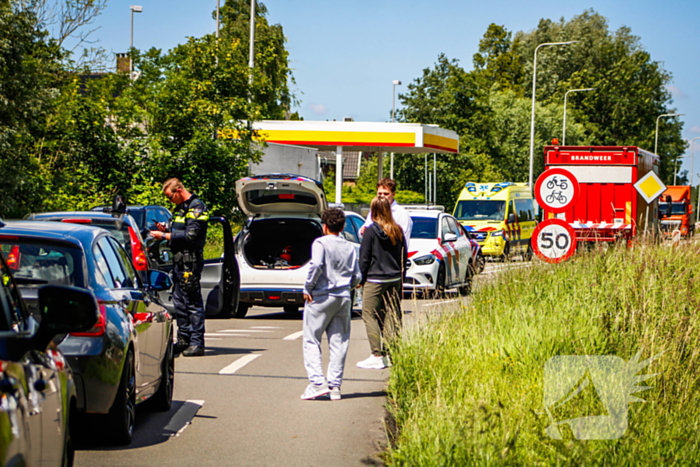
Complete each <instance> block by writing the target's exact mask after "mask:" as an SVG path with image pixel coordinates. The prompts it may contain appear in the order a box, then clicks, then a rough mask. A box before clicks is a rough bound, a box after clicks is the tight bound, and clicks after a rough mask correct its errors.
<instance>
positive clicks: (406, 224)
mask: <svg viewBox="0 0 700 467" xmlns="http://www.w3.org/2000/svg"><path fill="white" fill-rule="evenodd" d="M394 196H396V182H395V181H394V180H392V179H391V178H382V179H381V180H379V181H378V182H377V197H378V198H386V199H387V200H388V201H389V203H391V216H392V217H393V218H394V222H396V223H397V224H398V225H399V227H401V230H403V235H404V238H405V239H406V248H408V243H409V241H410V239H411V231H412V230H413V221H412V220H411V216H409V215H408V212H406V210H405V209H404V208H403V207H402V206H399V203H397V202H396V200H395V199H394ZM370 225H372V213H371V212H370V213H369V214H368V215H367V220H366V221H365V224H364V225H363V226H362V228H361V229H360V235H364V234H365V229H366V228H368V227H369V226H370Z"/></svg>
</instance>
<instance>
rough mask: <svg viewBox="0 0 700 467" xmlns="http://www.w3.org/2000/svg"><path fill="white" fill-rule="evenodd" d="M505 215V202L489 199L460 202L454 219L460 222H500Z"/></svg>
mask: <svg viewBox="0 0 700 467" xmlns="http://www.w3.org/2000/svg"><path fill="white" fill-rule="evenodd" d="M505 215H506V202H505V201H496V200H490V199H488V200H487V199H477V200H470V201H460V202H459V203H457V209H455V217H456V218H457V219H459V220H461V221H502V220H503V219H504V218H505Z"/></svg>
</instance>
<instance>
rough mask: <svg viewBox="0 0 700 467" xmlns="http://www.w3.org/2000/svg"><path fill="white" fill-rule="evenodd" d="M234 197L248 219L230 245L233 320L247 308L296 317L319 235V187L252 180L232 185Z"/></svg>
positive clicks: (273, 178)
mask: <svg viewBox="0 0 700 467" xmlns="http://www.w3.org/2000/svg"><path fill="white" fill-rule="evenodd" d="M236 196H237V198H238V205H239V206H240V208H241V210H242V211H243V212H244V213H245V214H246V215H247V216H248V219H247V220H246V222H245V224H244V226H243V228H242V229H241V231H240V232H239V233H238V235H237V236H236V240H235V247H236V257H237V259H238V265H239V268H240V276H241V298H240V304H239V306H238V312H237V313H236V317H238V318H242V317H244V316H245V315H246V313H247V312H248V309H249V308H250V307H251V306H253V305H255V306H264V307H281V308H282V309H283V310H284V311H285V312H287V313H296V312H298V311H299V307H301V306H303V304H304V298H303V288H304V281H305V280H306V276H307V273H308V270H309V262H310V261H311V243H313V241H314V240H315V239H316V238H318V237H320V236H322V235H323V230H322V226H321V214H322V213H323V211H324V210H325V209H326V208H327V206H328V205H327V202H326V197H325V195H324V193H323V185H322V184H321V183H320V182H318V181H316V180H312V179H310V178H307V177H302V176H299V175H293V174H268V175H257V176H254V177H246V178H243V179H241V180H238V181H237V182H236Z"/></svg>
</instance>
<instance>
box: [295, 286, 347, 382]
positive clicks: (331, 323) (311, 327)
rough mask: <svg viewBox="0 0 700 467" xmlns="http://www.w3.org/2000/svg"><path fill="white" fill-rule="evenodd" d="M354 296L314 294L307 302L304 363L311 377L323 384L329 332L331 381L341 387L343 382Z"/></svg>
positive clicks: (312, 379)
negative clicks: (323, 345) (325, 341)
mask: <svg viewBox="0 0 700 467" xmlns="http://www.w3.org/2000/svg"><path fill="white" fill-rule="evenodd" d="M350 306H351V303H350V297H334V296H330V295H326V296H323V297H314V300H313V302H311V303H308V302H307V303H306V305H304V367H305V368H306V373H307V374H308V376H309V381H311V382H312V383H314V384H323V382H324V378H323V362H322V360H321V339H322V338H323V333H324V332H325V333H326V335H327V336H328V348H329V350H330V361H329V362H328V372H327V373H328V385H329V386H330V387H340V385H341V384H342V382H343V370H344V369H345V356H346V355H347V353H348V345H349V344H350Z"/></svg>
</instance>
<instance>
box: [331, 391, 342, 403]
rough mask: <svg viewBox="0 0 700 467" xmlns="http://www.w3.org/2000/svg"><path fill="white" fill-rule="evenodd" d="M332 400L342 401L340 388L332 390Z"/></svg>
mask: <svg viewBox="0 0 700 467" xmlns="http://www.w3.org/2000/svg"><path fill="white" fill-rule="evenodd" d="M331 400H332V401H339V400H340V388H331Z"/></svg>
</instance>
